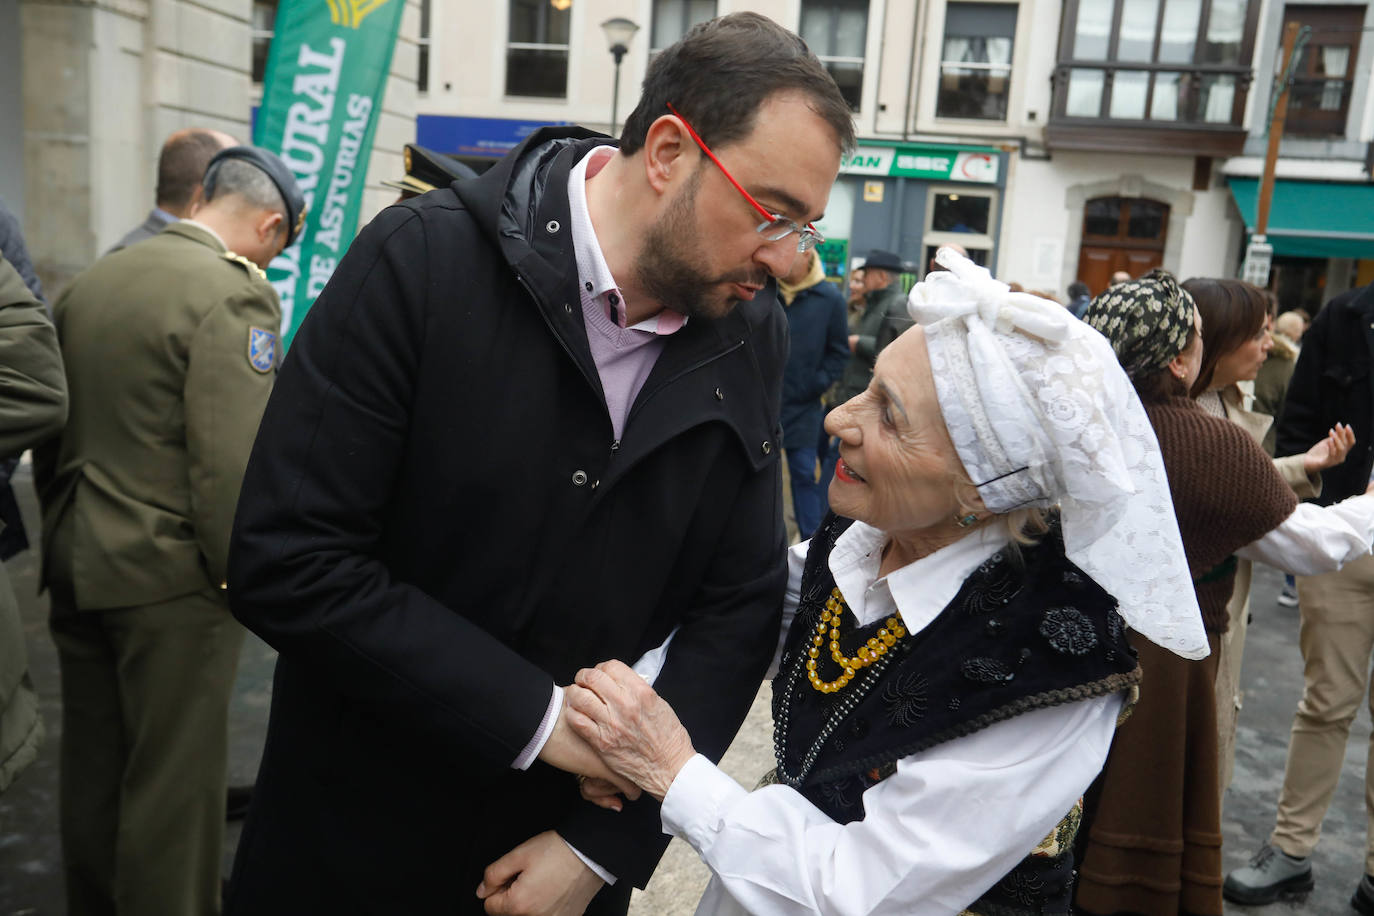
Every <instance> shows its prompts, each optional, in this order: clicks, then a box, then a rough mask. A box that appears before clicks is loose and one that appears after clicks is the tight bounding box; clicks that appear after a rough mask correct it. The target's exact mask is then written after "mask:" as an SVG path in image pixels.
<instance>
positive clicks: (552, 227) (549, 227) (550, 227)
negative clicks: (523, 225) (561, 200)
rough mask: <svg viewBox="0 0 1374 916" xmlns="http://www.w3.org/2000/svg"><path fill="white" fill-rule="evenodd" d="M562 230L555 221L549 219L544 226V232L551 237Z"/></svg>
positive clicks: (560, 225) (559, 224)
mask: <svg viewBox="0 0 1374 916" xmlns="http://www.w3.org/2000/svg"><path fill="white" fill-rule="evenodd" d="M562 228H563V226H562V224H561V223H559V222H558V220H556V219H551V220H549V221H548V222H547V223H545V224H544V231H545V232H547V233H549V234H550V235H553V234H554V233H555V232H557V231H558V230H559V229H562Z"/></svg>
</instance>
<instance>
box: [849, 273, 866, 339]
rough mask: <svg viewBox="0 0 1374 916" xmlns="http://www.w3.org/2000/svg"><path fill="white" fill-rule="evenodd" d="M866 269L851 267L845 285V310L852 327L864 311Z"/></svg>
mask: <svg viewBox="0 0 1374 916" xmlns="http://www.w3.org/2000/svg"><path fill="white" fill-rule="evenodd" d="M865 292H867V290H865V289H864V269H863V268H862V267H851V268H850V269H849V280H848V282H846V283H845V300H844V302H845V309H846V311H847V313H848V314H847V321H848V323H849V325H850V327H853V326H854V324H855V323H856V322H857V321H858V319H859V316H860V315H862V314H863V310H864V293H865Z"/></svg>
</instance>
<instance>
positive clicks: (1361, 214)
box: [1227, 178, 1374, 258]
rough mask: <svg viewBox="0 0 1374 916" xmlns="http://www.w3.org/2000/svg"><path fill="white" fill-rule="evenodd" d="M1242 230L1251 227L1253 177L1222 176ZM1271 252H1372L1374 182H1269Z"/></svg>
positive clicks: (1328, 255)
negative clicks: (1225, 179)
mask: <svg viewBox="0 0 1374 916" xmlns="http://www.w3.org/2000/svg"><path fill="white" fill-rule="evenodd" d="M1227 181H1229V182H1230V185H1231V194H1232V195H1233V196H1234V197H1235V198H1236V206H1237V207H1239V208H1240V215H1241V218H1242V219H1244V220H1245V231H1246V232H1247V233H1251V234H1253V233H1254V231H1255V202H1256V198H1258V196H1259V179H1258V178H1228V179H1227ZM1266 234H1267V236H1268V241H1269V244H1270V245H1272V246H1274V254H1276V255H1289V256H1292V257H1299V258H1374V184H1369V183H1364V182H1360V183H1354V182H1338V181H1284V180H1279V181H1275V182H1274V196H1273V198H1272V199H1271V201H1270V206H1269V231H1268V233H1266Z"/></svg>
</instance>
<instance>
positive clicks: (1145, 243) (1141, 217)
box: [1078, 197, 1169, 296]
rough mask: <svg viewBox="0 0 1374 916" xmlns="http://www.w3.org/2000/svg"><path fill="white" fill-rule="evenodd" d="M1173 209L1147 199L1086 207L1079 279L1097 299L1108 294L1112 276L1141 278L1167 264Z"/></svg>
mask: <svg viewBox="0 0 1374 916" xmlns="http://www.w3.org/2000/svg"><path fill="white" fill-rule="evenodd" d="M1168 228H1169V205H1168V204H1165V203H1160V202H1159V201H1157V200H1150V199H1149V198H1145V197H1096V198H1093V199H1092V200H1089V201H1087V202H1086V203H1085V204H1084V205H1083V242H1082V245H1081V246H1080V247H1079V249H1078V279H1079V280H1081V281H1083V282H1084V283H1086V284H1088V288H1089V289H1091V290H1092V293H1093V295H1094V296H1095V295H1097V294H1098V293H1100V292H1102V291H1103V290H1105V289H1106V288H1107V287H1108V286H1110V285H1111V282H1112V274H1114V273H1116V272H1117V271H1119V270H1124V271H1125V272H1126V273H1128V274H1130V275H1131V276H1132V277H1138V276H1140V275H1141V274H1143V273H1145V272H1146V271H1148V270H1150V269H1151V268H1154V267H1158V266H1160V265H1161V264H1163V263H1164V241H1165V236H1166V235H1167V233H1168Z"/></svg>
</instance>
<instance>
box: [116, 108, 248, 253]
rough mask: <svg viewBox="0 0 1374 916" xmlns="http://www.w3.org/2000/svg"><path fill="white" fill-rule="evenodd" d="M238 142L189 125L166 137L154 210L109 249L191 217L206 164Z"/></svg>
mask: <svg viewBox="0 0 1374 916" xmlns="http://www.w3.org/2000/svg"><path fill="white" fill-rule="evenodd" d="M237 143H238V141H237V140H235V139H234V138H233V137H231V136H229V135H228V134H226V133H224V132H223V131H218V130H210V129H208V128H204V127H188V128H185V129H184V130H178V131H176V132H174V133H172V134H171V135H170V136H168V137H167V139H166V140H165V141H164V142H163V144H162V152H160V153H159V154H158V157H157V200H156V203H154V204H153V209H151V210H149V211H148V215H147V216H146V217H145V218H144V220H143V222H141V223H139V224H138V225H137V226H135V227H134V228H132V229H130V230H129V231H128V232H126V233H124V237H123V238H121V239H120V240H119V241H118V242H115V244H114V247H112V248H111V249H110V251H118V250H119V249H121V248H128V247H129V246H130V245H132V244H134V243H135V242H141V241H143V240H144V239H150V238H152V237H153V236H155V235H157V234H158V233H159V232H161V231H162V230H163V229H164V228H166V227H167V226H170V225H171V224H172V223H175V222H176V221H177V220H180V219H186V218H188V217H190V216H194V215H195V212H196V210H197V209H198V208H199V207H200V205H201V203H202V197H201V194H202V185H201V179H202V178H204V177H205V167H206V166H207V165H209V164H210V160H211V159H212V158H214V156H215V154H216V153H218V152H219V151H220V150H223V149H227V148H229V147H231V146H234V145H235V144H237ZM106 253H107V254H108V253H109V252H106Z"/></svg>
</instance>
